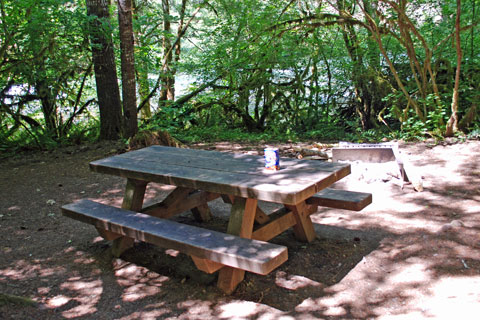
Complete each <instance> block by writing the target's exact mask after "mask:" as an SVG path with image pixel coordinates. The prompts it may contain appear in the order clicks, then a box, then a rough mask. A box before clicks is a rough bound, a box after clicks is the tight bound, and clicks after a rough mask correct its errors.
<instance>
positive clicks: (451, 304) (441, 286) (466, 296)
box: [421, 276, 480, 319]
mask: <svg viewBox="0 0 480 320" xmlns="http://www.w3.org/2000/svg"><path fill="white" fill-rule="evenodd" d="M421 301H422V303H421V309H422V311H423V312H424V314H425V315H426V316H428V317H432V318H438V317H442V318H444V319H455V318H458V317H459V316H460V317H462V316H465V317H468V316H470V317H472V319H473V317H478V315H479V314H480V277H479V276H476V277H442V278H440V279H438V280H437V281H435V282H433V284H432V285H430V286H429V287H428V293H427V294H426V295H424V297H422V300H421Z"/></svg>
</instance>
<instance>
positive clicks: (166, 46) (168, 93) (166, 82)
mask: <svg viewBox="0 0 480 320" xmlns="http://www.w3.org/2000/svg"><path fill="white" fill-rule="evenodd" d="M162 9H163V34H164V35H163V52H164V54H165V59H164V61H165V64H164V65H163V69H162V73H163V75H162V87H161V90H160V101H166V100H169V101H173V100H174V99H175V89H174V86H175V77H174V75H173V74H172V71H171V69H170V67H171V64H172V57H173V54H172V53H173V52H172V42H171V41H170V34H171V32H172V28H171V24H170V2H169V0H162Z"/></svg>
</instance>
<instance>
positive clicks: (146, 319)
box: [116, 308, 174, 320]
mask: <svg viewBox="0 0 480 320" xmlns="http://www.w3.org/2000/svg"><path fill="white" fill-rule="evenodd" d="M169 313H170V310H169V309H167V308H162V309H155V310H147V311H137V312H134V313H132V314H129V315H128V316H124V317H121V318H116V319H119V320H136V319H142V320H156V319H162V318H163V316H165V315H167V314H169ZM172 319H174V318H172Z"/></svg>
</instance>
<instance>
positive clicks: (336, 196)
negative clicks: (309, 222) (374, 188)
mask: <svg viewBox="0 0 480 320" xmlns="http://www.w3.org/2000/svg"><path fill="white" fill-rule="evenodd" d="M306 202H307V204H313V205H316V206H320V207H328V208H336V209H344V210H351V211H360V210H362V209H363V208H365V207H366V206H368V205H369V204H370V203H372V194H371V193H364V192H355V191H347V190H339V189H331V188H326V189H323V190H322V191H320V192H318V193H316V194H315V195H314V196H312V197H310V198H309V199H307V201H306Z"/></svg>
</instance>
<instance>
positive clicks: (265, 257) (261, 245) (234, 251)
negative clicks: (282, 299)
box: [62, 200, 288, 275]
mask: <svg viewBox="0 0 480 320" xmlns="http://www.w3.org/2000/svg"><path fill="white" fill-rule="evenodd" d="M62 213H63V215H65V216H67V217H70V218H73V219H76V220H79V221H82V222H85V223H89V224H92V225H94V226H96V227H97V228H101V229H105V230H107V231H111V232H114V233H118V234H121V235H124V236H128V237H131V238H134V239H138V240H141V241H144V242H148V243H152V244H155V245H158V246H161V247H167V248H170V249H175V250H178V251H180V252H183V253H185V254H188V255H193V256H196V257H199V258H203V259H208V260H212V261H215V262H219V263H221V264H223V265H226V266H230V267H234V268H238V269H242V270H246V271H249V272H254V273H258V274H262V275H265V274H268V273H270V272H271V271H272V270H274V269H275V268H276V267H278V266H280V265H281V264H282V263H283V262H285V261H286V260H287V259H288V253H287V248H286V247H285V246H280V245H276V244H272V243H268V242H263V241H258V240H252V239H244V238H240V237H237V236H234V235H230V234H225V233H221V232H216V231H211V230H207V229H203V228H199V227H195V226H190V225H186V224H181V223H177V222H174V221H170V220H164V219H159V218H155V217H152V216H149V215H146V214H143V213H137V212H133V211H128V210H124V209H120V208H115V207H111V206H108V205H104V204H101V203H97V202H94V201H90V200H80V201H79V202H76V203H73V204H68V205H65V206H63V207H62Z"/></svg>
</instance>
